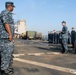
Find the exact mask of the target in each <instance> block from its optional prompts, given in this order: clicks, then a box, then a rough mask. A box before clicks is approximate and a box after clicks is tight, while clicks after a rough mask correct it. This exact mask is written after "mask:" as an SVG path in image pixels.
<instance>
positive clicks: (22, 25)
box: [15, 20, 26, 34]
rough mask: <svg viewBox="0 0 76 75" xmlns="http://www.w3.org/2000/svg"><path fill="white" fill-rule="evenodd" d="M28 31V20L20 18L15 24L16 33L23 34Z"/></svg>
mask: <svg viewBox="0 0 76 75" xmlns="http://www.w3.org/2000/svg"><path fill="white" fill-rule="evenodd" d="M22 33H26V21H25V20H19V21H18V22H17V23H16V24H15V34H22Z"/></svg>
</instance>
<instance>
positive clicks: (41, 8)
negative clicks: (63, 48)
mask: <svg viewBox="0 0 76 75" xmlns="http://www.w3.org/2000/svg"><path fill="white" fill-rule="evenodd" d="M7 1H12V2H14V4H15V6H16V7H15V9H14V11H13V12H14V13H15V15H14V19H15V21H17V20H23V19H25V20H26V30H32V31H38V32H42V33H43V34H44V35H46V34H48V31H53V30H56V31H59V30H61V29H62V25H61V22H62V21H66V22H67V27H68V30H71V28H72V27H75V29H76V0H0V12H1V11H2V10H4V9H5V2H7Z"/></svg>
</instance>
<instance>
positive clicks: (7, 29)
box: [0, 2, 14, 74]
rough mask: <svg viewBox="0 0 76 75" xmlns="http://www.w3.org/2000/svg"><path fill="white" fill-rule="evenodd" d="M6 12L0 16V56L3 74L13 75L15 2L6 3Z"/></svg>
mask: <svg viewBox="0 0 76 75" xmlns="http://www.w3.org/2000/svg"><path fill="white" fill-rule="evenodd" d="M5 6H6V10H4V11H2V12H1V14H0V56H1V73H5V74H10V73H11V74H12V73H13V68H12V61H13V60H12V57H13V56H12V54H13V50H14V44H13V37H14V21H13V17H12V11H13V9H14V4H13V2H6V4H5Z"/></svg>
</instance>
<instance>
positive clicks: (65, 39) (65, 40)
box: [61, 21, 68, 53]
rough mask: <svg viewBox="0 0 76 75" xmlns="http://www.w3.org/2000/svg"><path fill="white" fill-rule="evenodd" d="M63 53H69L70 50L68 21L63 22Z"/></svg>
mask: <svg viewBox="0 0 76 75" xmlns="http://www.w3.org/2000/svg"><path fill="white" fill-rule="evenodd" d="M62 26H63V28H62V32H61V33H62V44H61V45H62V53H67V52H68V28H67V26H66V22H65V21H63V22H62Z"/></svg>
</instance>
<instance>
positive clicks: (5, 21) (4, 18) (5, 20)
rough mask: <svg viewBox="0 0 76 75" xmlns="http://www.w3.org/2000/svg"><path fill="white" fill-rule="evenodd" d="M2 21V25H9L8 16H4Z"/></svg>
mask: <svg viewBox="0 0 76 75" xmlns="http://www.w3.org/2000/svg"><path fill="white" fill-rule="evenodd" d="M2 21H3V24H6V23H9V17H8V14H4V15H3V16H2Z"/></svg>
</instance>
